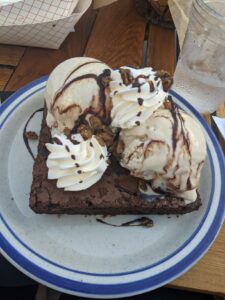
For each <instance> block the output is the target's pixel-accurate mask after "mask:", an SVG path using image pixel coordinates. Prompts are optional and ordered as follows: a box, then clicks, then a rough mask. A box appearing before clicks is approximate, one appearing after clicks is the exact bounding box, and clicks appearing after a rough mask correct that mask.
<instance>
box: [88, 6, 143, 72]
mask: <svg viewBox="0 0 225 300" xmlns="http://www.w3.org/2000/svg"><path fill="white" fill-rule="evenodd" d="M145 26H146V20H145V19H144V18H143V17H141V16H140V15H138V14H137V13H136V11H135V9H134V6H133V1H132V0H123V1H117V2H116V3H113V4H112V5H109V6H106V7H104V8H102V9H101V10H100V12H99V14H98V17H97V19H96V22H95V25H94V27H93V30H92V34H91V37H90V39H89V41H88V44H87V47H86V50H85V55H86V56H91V57H95V58H98V59H100V60H102V61H104V62H106V63H107V64H109V65H110V66H111V67H113V68H117V67H120V66H123V65H132V66H136V67H138V66H140V64H141V57H142V47H143V41H144V33H145Z"/></svg>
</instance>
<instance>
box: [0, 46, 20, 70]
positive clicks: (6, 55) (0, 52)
mask: <svg viewBox="0 0 225 300" xmlns="http://www.w3.org/2000/svg"><path fill="white" fill-rule="evenodd" d="M24 51H25V47H20V46H8V45H0V65H8V66H17V65H18V63H19V61H20V59H21V57H22V56H23V54H24Z"/></svg>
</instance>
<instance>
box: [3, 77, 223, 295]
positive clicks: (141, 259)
mask: <svg viewBox="0 0 225 300" xmlns="http://www.w3.org/2000/svg"><path fill="white" fill-rule="evenodd" d="M46 79H47V78H46V77H43V78H40V79H38V80H36V81H34V82H32V83H30V84H28V85H26V86H25V87H24V88H22V89H20V90H19V91H18V92H16V93H15V94H14V95H12V96H11V97H10V98H9V99H8V100H7V101H6V102H5V103H4V104H3V105H2V106H1V107H0V164H1V165H0V230H1V232H0V246H1V252H2V254H3V255H4V256H5V257H6V258H7V259H8V260H9V261H10V262H11V263H13V264H14V265H15V266H16V267H17V268H19V269H20V270H21V271H23V272H24V273H26V274H27V275H29V276H30V277H32V278H34V279H36V280H37V281H40V282H42V283H44V284H46V285H48V286H51V287H53V288H55V289H58V290H61V291H64V292H67V293H71V294H76V295H82V296H87V297H98V298H100V297H101V298H116V297H125V296H128V295H134V294H138V293H142V292H145V291H149V290H152V289H155V288H157V287H159V286H162V285H164V284H166V283H168V282H169V281H171V280H173V279H175V278H176V277H178V276H180V275H181V274H182V273H184V272H185V271H186V270H187V269H188V268H190V267H191V266H192V265H193V264H194V263H195V262H196V261H197V260H198V259H199V258H200V257H201V256H202V255H203V254H204V253H205V252H206V250H207V249H208V247H209V246H210V244H211V243H212V242H213V240H214V238H215V236H216V234H217V233H218V231H219V228H220V226H221V224H222V221H223V214H224V207H225V190H224V185H223V186H222V178H223V179H224V178H225V168H224V160H223V154H222V152H221V150H220V147H219V145H218V142H217V140H216V138H215V136H214V134H213V133H212V131H211V129H210V128H209V127H208V126H207V124H206V123H205V122H204V120H203V119H202V118H201V116H200V115H199V114H198V113H197V112H196V111H195V110H194V108H193V107H192V106H190V105H189V104H188V103H187V102H186V101H185V100H184V99H182V98H181V97H180V96H179V95H177V94H175V93H174V92H171V94H172V96H173V98H174V100H175V101H176V102H177V103H178V104H179V105H180V107H181V108H182V109H184V110H185V111H187V112H188V113H190V114H191V115H192V116H193V117H194V118H195V119H197V120H198V121H199V122H200V124H201V126H202V129H203V131H204V133H205V136H206V140H207V146H208V156H207V159H206V162H205V165H204V169H203V172H202V177H201V184H200V194H201V197H202V199H203V205H202V207H201V208H200V209H199V210H198V211H196V212H193V213H190V214H186V215H184V216H180V217H176V216H171V217H170V218H168V216H151V218H152V219H153V221H154V224H155V225H154V227H153V228H150V229H147V228H141V227H124V228H121V227H120V228H116V227H110V226H107V225H103V224H100V223H98V222H96V216H88V217H87V216H67V215H63V216H60V217H59V216H57V215H37V214H35V213H34V212H33V211H32V210H31V209H30V208H29V206H28V203H29V191H30V185H31V182H32V166H33V161H32V158H31V157H30V155H29V153H28V152H27V149H26V147H25V145H24V142H23V137H22V132H23V128H24V125H25V123H26V121H27V119H28V118H29V116H30V115H31V114H32V113H33V112H34V111H35V110H37V109H39V108H41V107H43V103H44V97H43V90H44V88H45V85H46ZM41 118H42V114H41V113H37V114H36V115H35V117H34V118H33V119H32V121H31V122H30V124H29V128H28V130H29V129H30V130H35V131H36V132H38V131H39V130H40V122H41ZM30 143H31V144H32V148H33V151H36V148H37V142H30ZM132 219H134V216H116V217H111V218H107V221H109V222H111V223H114V224H120V223H122V222H124V221H128V220H132Z"/></svg>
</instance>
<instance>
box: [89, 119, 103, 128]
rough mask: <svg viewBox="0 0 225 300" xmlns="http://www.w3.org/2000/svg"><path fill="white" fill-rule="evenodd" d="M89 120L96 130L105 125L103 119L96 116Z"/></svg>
mask: <svg viewBox="0 0 225 300" xmlns="http://www.w3.org/2000/svg"><path fill="white" fill-rule="evenodd" d="M89 122H90V125H91V127H92V128H93V129H94V130H100V129H102V127H103V124H102V121H101V120H100V119H99V118H98V117H96V116H91V117H90V118H89Z"/></svg>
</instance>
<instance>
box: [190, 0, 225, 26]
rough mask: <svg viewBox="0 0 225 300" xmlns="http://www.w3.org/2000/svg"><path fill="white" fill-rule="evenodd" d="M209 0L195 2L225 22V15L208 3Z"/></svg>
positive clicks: (196, 0)
mask: <svg viewBox="0 0 225 300" xmlns="http://www.w3.org/2000/svg"><path fill="white" fill-rule="evenodd" d="M206 1H207V0H195V2H196V3H197V4H198V5H200V6H201V7H202V8H203V9H204V10H205V11H207V12H208V13H210V15H212V16H213V17H215V18H217V19H218V20H220V21H222V22H225V16H222V15H221V14H220V13H218V12H217V11H216V10H214V9H213V8H212V7H210V6H209V5H208V4H207V3H206ZM224 5H225V1H224Z"/></svg>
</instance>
